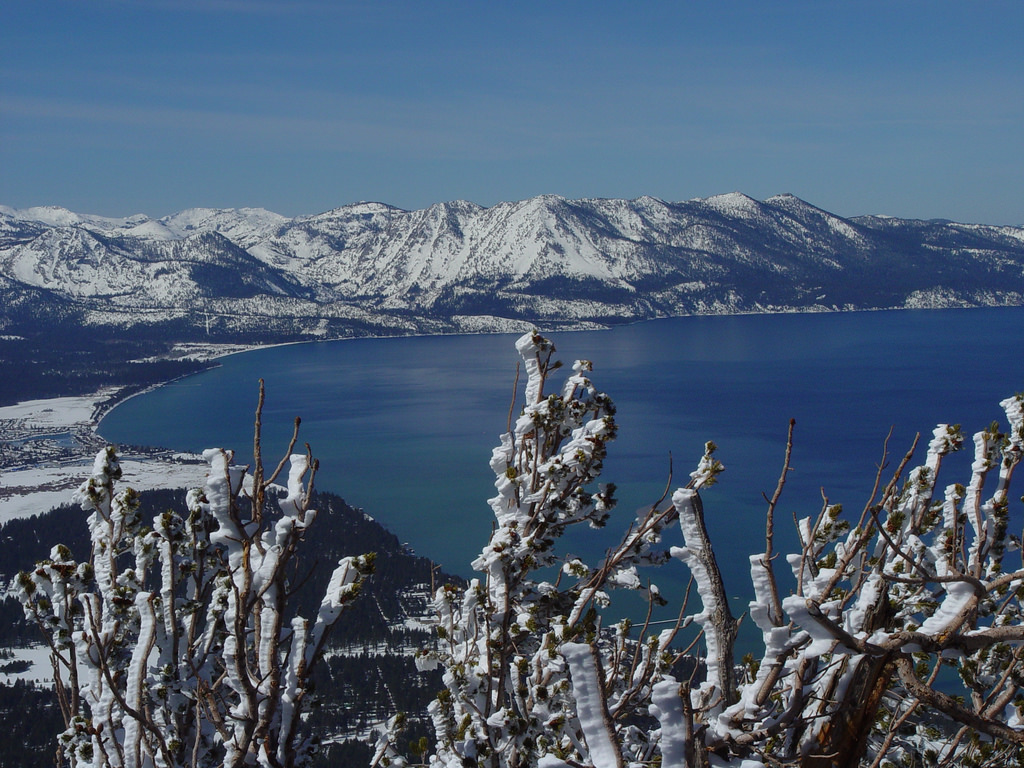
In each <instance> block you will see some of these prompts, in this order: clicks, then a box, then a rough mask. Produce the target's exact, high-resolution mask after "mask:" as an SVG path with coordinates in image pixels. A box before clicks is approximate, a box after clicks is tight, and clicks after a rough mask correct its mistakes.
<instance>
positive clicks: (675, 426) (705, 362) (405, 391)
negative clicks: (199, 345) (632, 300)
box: [100, 307, 1024, 612]
mask: <svg viewBox="0 0 1024 768" xmlns="http://www.w3.org/2000/svg"><path fill="white" fill-rule="evenodd" d="M1022 329H1024V308H1021V307H1014V308H998V309H974V310H948V311H947V310H941V311H899V312H864V313H842V314H804V315H754V316H739V317H695V318H679V319H672V320H660V321H653V322H646V323H640V324H636V325H631V326H626V327H620V328H616V329H614V330H611V331H600V332H577V333H559V334H557V335H554V336H553V340H554V341H555V344H556V346H557V347H558V352H559V356H560V358H561V359H562V360H564V361H565V362H566V363H567V364H570V363H571V362H572V361H573V360H574V359H577V358H587V359H590V360H592V361H593V362H594V373H593V380H594V382H595V384H596V385H597V386H598V387H599V388H600V389H603V390H604V391H606V392H608V393H609V394H610V395H611V396H612V397H613V399H614V400H615V402H616V404H617V406H618V422H619V439H618V440H617V441H616V442H615V443H613V444H612V446H611V450H610V458H609V460H608V462H607V463H606V469H605V473H604V478H603V479H604V480H606V481H610V482H615V483H616V484H617V485H618V487H619V494H618V495H619V497H620V504H619V508H618V510H617V513H616V515H613V518H612V522H611V524H610V526H609V529H608V531H609V533H607V534H603V535H598V536H591V535H589V533H587V532H583V535H580V536H575V537H573V538H572V540H571V541H570V543H569V546H570V547H572V548H573V550H574V551H577V552H579V553H580V554H584V555H588V556H591V557H593V556H595V555H597V554H599V553H600V552H602V551H603V550H604V548H605V547H606V546H607V545H608V544H609V543H610V542H611V539H612V538H615V536H614V535H612V532H615V534H621V532H622V531H624V529H625V527H626V526H627V525H628V523H629V521H630V520H631V519H632V517H633V512H634V511H635V510H636V509H637V508H639V507H641V506H643V505H645V504H646V505H649V504H650V503H651V502H653V501H655V500H656V499H658V497H659V496H660V495H661V493H662V491H663V489H664V487H665V484H666V480H667V476H668V471H669V466H670V461H669V457H670V455H671V457H672V461H673V462H674V466H675V472H676V477H677V480H676V482H675V484H676V485H679V484H682V483H683V482H685V480H686V479H687V475H688V473H689V472H690V471H691V470H692V469H693V467H694V466H695V464H696V461H697V459H698V458H699V457H700V455H701V453H702V451H703V446H704V442H705V441H707V440H714V441H715V442H716V443H717V444H718V446H719V451H718V457H719V458H720V459H721V461H722V462H723V463H724V464H725V467H726V472H725V473H724V474H723V475H722V477H721V480H720V483H719V484H718V485H716V486H715V487H713V488H711V489H709V490H707V491H706V492H704V493H703V497H704V505H705V512H706V515H707V518H708V525H709V529H710V531H711V535H712V537H713V538H714V539H715V542H716V548H717V551H718V554H719V558H720V560H721V561H722V565H723V570H724V571H725V576H726V579H727V585H728V586H729V588H730V591H732V592H734V593H736V594H737V595H740V596H742V595H746V594H747V593H748V592H749V579H748V577H747V575H746V574H747V561H746V556H747V555H748V554H749V553H751V552H755V551H760V550H761V549H763V540H764V522H763V514H764V508H765V506H766V505H765V502H764V500H763V498H762V493H768V494H769V495H770V493H771V491H772V490H773V489H774V487H775V483H776V480H777V478H778V474H779V470H780V468H781V465H782V460H783V455H784V448H785V442H786V430H787V426H788V422H789V419H790V418H795V419H796V422H797V423H796V436H795V448H794V451H793V459H792V464H793V466H794V468H795V471H794V472H793V473H792V474H791V475H790V479H789V483H788V485H787V488H786V492H785V494H784V496H783V500H782V503H781V505H780V508H779V514H780V518H779V519H780V521H781V524H780V525H779V526H778V527H779V528H781V529H783V530H784V531H788V530H789V529H790V528H791V527H792V526H791V525H786V521H788V520H791V519H792V516H793V515H794V514H795V515H797V516H801V517H802V516H805V515H814V514H816V513H817V511H818V510H819V509H820V507H821V504H822V492H823V491H824V493H825V494H827V496H828V498H829V500H830V502H832V503H836V502H839V503H842V504H843V505H844V507H845V508H846V509H847V510H848V511H849V512H850V513H851V514H855V513H859V511H860V509H861V508H862V507H863V505H864V504H865V502H866V501H867V500H868V496H869V494H870V490H871V487H872V482H873V480H874V477H875V473H876V469H877V464H878V462H879V461H880V460H881V457H882V450H883V443H884V441H885V438H886V435H887V434H888V433H889V431H890V428H891V429H892V438H891V440H890V450H891V452H892V454H893V456H892V463H893V466H895V464H897V463H898V461H899V457H900V456H902V454H903V453H904V452H905V451H906V449H907V448H908V447H909V446H910V444H911V441H912V440H913V438H914V435H915V434H916V433H918V432H920V433H922V435H923V436H924V437H925V442H926V440H927V437H928V436H929V435H930V433H931V430H932V428H933V427H934V426H935V424H936V423H938V422H949V423H961V424H963V426H964V430H965V432H971V433H973V432H974V431H977V430H978V429H981V428H983V427H984V426H986V425H988V424H989V423H991V422H992V421H993V420H998V421H1000V423H1003V424H1005V415H1004V414H1003V413H1002V410H1001V409H1000V408H999V407H998V402H999V401H1000V400H1002V399H1003V398H1005V397H1008V396H1009V395H1012V394H1013V393H1015V392H1018V391H1021V390H1024V331H1022ZM515 338H516V337H515V336H506V335H492V336H446V337H425V338H424V337H420V338H397V339H359V340H350V341H336V342H325V343H314V344H301V345H294V346H285V347H275V348H271V349H266V350H260V351H256V352H249V353H245V354H239V355H234V356H231V357H227V358H225V359H223V360H222V361H221V363H222V364H221V366H220V367H219V368H217V369H215V370H211V371H208V372H205V373H202V374H198V375H196V376H193V377H190V378H187V379H184V380H181V381H178V382H175V383H172V384H169V385H167V386H164V387H161V388H159V389H157V390H155V391H153V392H151V393H148V394H145V395H143V396H139V397H136V398H133V399H131V400H129V401H127V402H125V403H124V404H122V405H120V406H118V407H117V408H116V409H115V410H114V411H113V412H112V413H110V414H109V415H108V416H107V417H106V418H105V419H104V420H103V422H102V424H101V425H100V432H101V434H102V435H103V436H104V437H106V438H107V439H108V440H111V441H113V442H116V443H126V444H141V445H159V446H164V447H168V448H174V449H180V450H201V449H203V448H207V447H211V446H220V447H228V448H234V449H235V450H236V453H237V456H238V458H239V459H240V460H242V461H248V458H247V457H248V456H250V455H251V445H252V420H253V412H254V408H255V404H256V395H257V381H258V379H259V378H261V377H262V378H263V379H264V380H265V382H266V391H267V400H266V406H265V409H264V415H263V423H264V455H265V457H269V456H271V455H274V456H276V454H277V451H278V450H281V451H283V450H284V449H285V447H286V446H287V440H288V437H289V436H290V431H291V425H292V422H293V419H294V417H295V416H301V417H302V420H303V422H302V432H301V439H303V440H305V441H308V442H309V443H310V444H311V445H312V447H313V452H314V454H315V455H316V456H317V457H318V458H319V459H320V464H321V470H320V473H319V474H318V476H317V486H318V487H320V488H323V489H325V490H330V491H333V492H336V493H338V494H340V495H341V496H343V497H345V499H346V500H347V501H348V502H349V503H350V504H353V505H355V506H359V507H362V508H364V509H365V510H366V511H367V512H368V513H369V514H371V515H373V516H374V517H375V518H376V519H378V520H380V521H381V522H382V523H384V524H385V525H387V526H388V527H389V528H390V529H391V530H392V531H394V532H395V533H396V534H397V535H398V536H399V537H400V538H401V540H403V541H407V542H409V544H410V546H412V548H413V549H415V550H416V551H417V552H418V553H419V554H423V555H426V556H428V557H430V558H432V559H434V560H436V561H438V562H440V563H441V564H442V565H443V566H445V567H446V568H447V569H448V570H450V571H454V572H458V573H462V574H464V575H469V574H470V573H471V571H470V568H469V565H468V564H469V562H470V561H471V560H472V559H473V558H474V557H475V555H476V554H477V553H478V552H479V551H480V549H481V547H482V546H483V544H484V543H485V540H486V538H487V535H488V533H489V531H490V526H491V519H492V518H491V512H490V509H489V507H488V506H487V504H486V499H487V498H488V497H489V496H491V495H492V491H493V485H492V484H493V476H492V474H491V472H490V470H489V468H488V461H489V458H490V453H491V448H492V447H493V446H494V445H495V444H496V443H497V440H498V435H499V434H500V433H501V432H503V431H505V428H506V423H507V418H508V412H509V406H510V401H511V397H512V382H513V378H514V376H515V365H516V361H517V357H516V353H515V350H514V347H513V342H514V340H515ZM521 383H522V382H521ZM918 458H919V459H923V445H922V447H921V449H919V453H918ZM969 458H970V457H969V456H967V455H966V454H964V455H961V456H959V457H958V461H957V462H955V463H952V464H950V465H949V468H951V469H953V470H955V472H952V473H951V472H948V471H947V472H945V473H944V477H945V482H943V483H942V484H943V485H945V484H947V483H949V482H954V481H956V482H964V483H966V482H967V480H968V476H967V474H966V472H967V467H968V465H969ZM272 461H273V460H272V459H267V463H268V464H269V463H272ZM788 535H789V534H785V535H784V537H783V541H782V542H781V544H782V545H783V546H784V545H785V543H786V540H787V539H786V536H788ZM789 540H791V539H789ZM679 568H680V569H682V566H679ZM673 579H675V577H673ZM679 579H682V576H681V575H680V576H679ZM678 583H683V582H681V581H680V582H678ZM739 610H742V608H740V609H739ZM737 612H739V611H737Z"/></svg>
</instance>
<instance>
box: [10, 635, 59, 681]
mask: <svg viewBox="0 0 1024 768" xmlns="http://www.w3.org/2000/svg"><path fill="white" fill-rule="evenodd" d="M4 650H5V651H9V652H10V653H12V654H13V657H12V658H6V657H5V658H0V685H13V684H14V683H15V681H17V680H24V681H25V682H27V683H33V684H36V685H49V684H50V683H52V682H53V667H52V666H51V665H50V649H49V648H47V647H46V646H44V645H30V646H28V647H27V648H5V649H4ZM21 661H27V662H28V663H29V665H30V666H29V667H28V669H26V670H24V671H23V672H5V671H4V667H5V666H7V665H9V664H14V663H16V662H21Z"/></svg>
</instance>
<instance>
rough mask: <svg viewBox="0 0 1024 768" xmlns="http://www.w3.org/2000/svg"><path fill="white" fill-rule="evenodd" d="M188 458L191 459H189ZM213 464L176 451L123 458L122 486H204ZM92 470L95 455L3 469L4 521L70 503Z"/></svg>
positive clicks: (0, 516)
mask: <svg viewBox="0 0 1024 768" xmlns="http://www.w3.org/2000/svg"><path fill="white" fill-rule="evenodd" d="M185 459H188V461H186V460H185ZM208 468H209V465H208V464H206V463H205V462H202V460H201V457H199V456H188V457H186V456H183V455H181V454H175V455H174V456H171V455H170V454H168V455H167V456H166V457H161V456H154V457H145V458H142V459H131V458H127V459H123V460H122V461H121V470H122V472H123V473H124V474H123V476H122V478H121V481H120V482H121V484H122V486H130V487H132V488H134V489H135V490H137V491H148V490H152V489H154V488H201V487H202V486H203V484H204V483H205V480H206V470H207V469H208ZM91 471H92V458H91V457H83V458H82V459H81V460H80V461H78V462H76V463H68V464H62V465H56V466H43V467H29V468H25V469H15V470H0V525H2V524H3V523H5V522H7V521H8V520H13V519H14V518H18V517H31V516H33V515H38V514H40V513H42V512H46V511H48V510H50V509H53V508H54V507H56V506H59V505H61V504H68V503H70V502H71V498H72V496H73V494H74V492H75V491H76V490H78V487H79V486H80V485H81V484H82V481H84V480H85V479H86V478H88V477H89V474H90V473H91Z"/></svg>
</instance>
